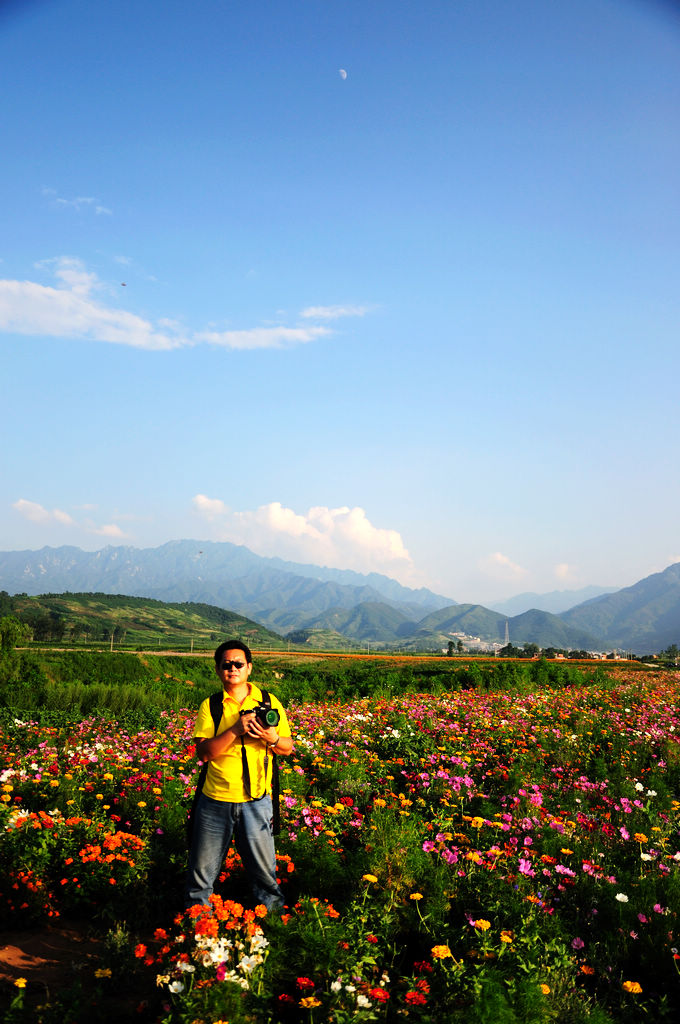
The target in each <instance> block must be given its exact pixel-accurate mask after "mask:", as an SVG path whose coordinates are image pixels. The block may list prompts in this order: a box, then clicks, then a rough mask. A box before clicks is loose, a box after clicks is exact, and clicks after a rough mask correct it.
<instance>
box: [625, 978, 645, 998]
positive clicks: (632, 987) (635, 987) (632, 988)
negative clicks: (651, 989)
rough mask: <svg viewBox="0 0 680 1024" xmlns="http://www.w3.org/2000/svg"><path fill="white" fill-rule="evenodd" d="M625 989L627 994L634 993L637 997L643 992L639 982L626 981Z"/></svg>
mask: <svg viewBox="0 0 680 1024" xmlns="http://www.w3.org/2000/svg"><path fill="white" fill-rule="evenodd" d="M623 988H624V990H625V991H626V992H632V993H633V994H634V995H636V996H637V995H639V994H640V992H642V985H641V984H640V982H639V981H624V983H623Z"/></svg>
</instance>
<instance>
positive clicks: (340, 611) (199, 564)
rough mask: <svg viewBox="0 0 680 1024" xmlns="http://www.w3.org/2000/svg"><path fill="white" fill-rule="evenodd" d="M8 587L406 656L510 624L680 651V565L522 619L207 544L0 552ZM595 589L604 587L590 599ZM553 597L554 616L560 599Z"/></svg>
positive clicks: (530, 639) (535, 635)
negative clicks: (167, 607) (320, 635)
mask: <svg viewBox="0 0 680 1024" xmlns="http://www.w3.org/2000/svg"><path fill="white" fill-rule="evenodd" d="M0 589H4V590H7V591H8V592H9V593H12V594H16V593H26V594H34V595H37V594H45V593H61V592H64V591H70V592H72V593H93V592H99V593H105V594H126V595H131V596H137V597H152V598H156V599H157V600H161V601H169V602H184V601H193V602H201V603H207V604H212V605H216V606H217V607H220V608H225V609H229V610H232V611H235V612H238V613H240V614H242V615H247V616H249V617H250V618H252V619H254V620H256V621H257V622H260V623H262V624H263V625H264V626H266V627H267V628H268V629H271V630H274V631H275V632H277V633H280V634H287V633H289V632H293V631H298V632H299V631H301V630H303V631H304V630H328V631H331V632H335V633H338V634H342V635H343V636H345V637H351V638H353V639H355V640H357V641H362V642H364V641H366V642H373V643H376V644H380V645H390V646H402V647H404V648H406V649H415V648H418V647H419V648H420V649H423V648H424V647H425V648H426V647H437V646H444V647H445V646H446V644H447V642H448V640H449V639H451V636H452V634H454V633H465V634H469V635H473V636H478V637H480V638H481V639H482V640H484V641H487V642H502V641H503V640H504V637H505V629H506V623H507V625H508V630H509V636H510V639H511V641H512V642H513V643H514V644H516V645H521V644H523V643H536V644H538V645H539V646H540V647H544V648H545V647H557V648H565V649H567V650H573V649H585V650H611V649H613V648H618V649H624V650H631V651H633V652H634V653H636V654H645V653H650V652H653V651H657V650H662V649H664V648H665V647H667V646H669V645H670V644H672V643H678V642H680V563H677V564H676V565H672V566H669V568H668V569H666V570H665V571H664V572H662V573H655V574H654V575H652V576H649V577H647V578H646V579H644V580H641V581H640V582H639V583H636V584H634V585H633V586H632V587H626V588H624V589H623V590H620V591H616V592H614V593H606V592H605V593H603V594H600V595H599V596H597V597H594V598H592V599H591V600H587V601H585V602H582V603H576V606H575V607H572V608H568V609H565V610H563V611H561V612H560V614H558V615H556V614H553V613H551V612H550V611H546V610H542V609H537V608H531V609H527V608H526V604H525V605H524V610H523V611H522V612H521V613H519V614H514V615H508V611H509V610H510V608H511V602H504V603H503V606H500V609H498V608H497V609H496V610H494V609H489V608H484V607H482V606H481V605H473V604H457V603H456V602H455V601H453V600H452V599H451V598H449V597H445V596H442V595H440V594H435V593H433V592H432V591H430V590H427V589H426V588H420V589H418V590H414V589H411V588H409V587H404V586H402V585H401V584H400V583H397V582H396V581H395V580H393V579H390V578H389V577H387V576H382V575H380V574H379V573H370V574H368V575H362V574H360V573H356V572H353V571H350V570H342V569H328V568H322V567H319V566H313V565H301V564H298V563H293V562H285V561H283V560H282V559H279V558H264V557H261V556H259V555H256V554H255V553H254V552H252V551H250V550H248V549H247V548H245V547H241V546H237V545H235V544H230V543H228V542H222V543H215V542H210V541H188V540H181V541H171V542H169V543H167V544H164V545H162V546H161V547H158V548H146V549H138V548H132V547H123V546H121V547H111V546H110V547H107V548H103V549H102V550H100V551H94V552H87V551H82V550H81V549H80V548H75V547H61V548H42V549H41V550H40V551H6V552H0ZM592 589H595V590H596V591H597V590H600V589H602V588H588V592H590V590H592ZM562 595H563V597H562V600H564V597H565V596H566V595H565V593H564V592H562ZM534 596H535V597H536V600H537V603H538V602H540V600H541V597H540V595H519V598H521V599H522V600H523V601H524V602H526V599H527V597H534ZM580 596H582V592H581V593H579V592H576V593H575V597H576V601H577V602H578V598H579V597H580ZM545 597H546V603H548V604H550V603H552V607H555V601H556V595H555V594H551V595H545ZM519 598H518V599H517V600H518V601H519ZM503 607H505V608H507V611H506V612H505V613H504V612H503ZM516 607H521V604H518V605H516Z"/></svg>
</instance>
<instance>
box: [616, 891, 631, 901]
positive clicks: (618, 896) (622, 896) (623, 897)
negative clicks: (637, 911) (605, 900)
mask: <svg viewBox="0 0 680 1024" xmlns="http://www.w3.org/2000/svg"><path fill="white" fill-rule="evenodd" d="M616 899H617V900H618V901H619V903H627V902H628V897H627V896H626V894H625V892H617V894H616Z"/></svg>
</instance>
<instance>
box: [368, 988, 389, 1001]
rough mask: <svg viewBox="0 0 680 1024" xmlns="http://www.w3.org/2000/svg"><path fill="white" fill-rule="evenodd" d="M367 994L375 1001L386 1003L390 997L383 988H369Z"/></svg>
mask: <svg viewBox="0 0 680 1024" xmlns="http://www.w3.org/2000/svg"><path fill="white" fill-rule="evenodd" d="M368 994H369V996H370V997H371V999H375V1001H376V1003H386V1002H387V1000H388V999H389V998H390V994H389V992H386V991H385V989H384V988H369V990H368Z"/></svg>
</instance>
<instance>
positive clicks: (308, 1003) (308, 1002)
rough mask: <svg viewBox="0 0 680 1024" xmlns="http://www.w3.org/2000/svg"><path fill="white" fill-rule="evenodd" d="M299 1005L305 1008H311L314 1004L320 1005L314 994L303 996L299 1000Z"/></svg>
mask: <svg viewBox="0 0 680 1024" xmlns="http://www.w3.org/2000/svg"><path fill="white" fill-rule="evenodd" d="M300 1006H304V1008H305V1009H308V1010H313V1009H314V1007H315V1006H321V1000H320V999H317V998H316V997H315V996H305V997H304V999H301V1000H300Z"/></svg>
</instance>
